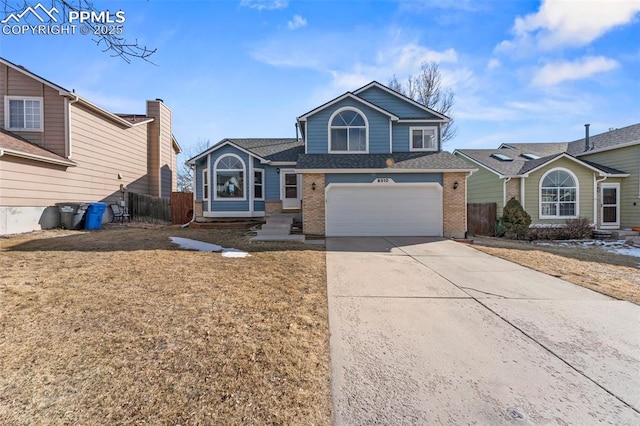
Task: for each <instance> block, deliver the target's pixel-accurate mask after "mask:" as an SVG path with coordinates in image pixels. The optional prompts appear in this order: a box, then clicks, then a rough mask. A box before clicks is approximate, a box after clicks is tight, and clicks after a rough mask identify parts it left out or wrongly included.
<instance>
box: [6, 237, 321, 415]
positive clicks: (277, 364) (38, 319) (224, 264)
mask: <svg viewBox="0 0 640 426" xmlns="http://www.w3.org/2000/svg"><path fill="white" fill-rule="evenodd" d="M169 236H180V237H186V238H193V239H199V240H202V241H207V242H212V243H216V244H221V245H223V246H225V247H235V248H239V249H243V250H248V251H250V252H251V257H248V258H244V259H231V258H224V257H222V256H221V255H220V254H215V253H198V252H189V251H184V250H180V249H178V248H177V247H176V246H175V245H173V244H171V243H170V242H169V240H168V237H169ZM0 244H1V245H2V249H1V256H0V271H1V272H0V423H3V424H33V423H36V424H40V423H44V424H61V423H62V424H98V423H100V424H108V423H117V424H139V423H152V424H229V423H231V424H238V423H241V424H327V423H330V421H331V402H330V389H329V355H328V324H327V305H326V276H325V258H324V252H323V251H322V250H321V249H318V248H317V247H314V246H305V245H301V244H284V245H283V244H274V243H271V244H253V243H249V241H248V239H247V238H246V236H245V235H244V234H243V231H239V230H189V229H182V228H171V227H160V228H159V227H152V229H144V228H135V227H109V228H108V229H105V230H101V231H96V232H79V231H75V232H74V231H47V232H39V233H33V234H28V235H21V236H15V237H12V238H4V239H1V240H0Z"/></svg>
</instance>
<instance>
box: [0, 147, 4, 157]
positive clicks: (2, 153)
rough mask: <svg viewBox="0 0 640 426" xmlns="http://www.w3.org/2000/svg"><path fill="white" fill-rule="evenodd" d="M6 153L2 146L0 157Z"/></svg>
mask: <svg viewBox="0 0 640 426" xmlns="http://www.w3.org/2000/svg"><path fill="white" fill-rule="evenodd" d="M3 155H4V149H2V148H0V157H2V156H3Z"/></svg>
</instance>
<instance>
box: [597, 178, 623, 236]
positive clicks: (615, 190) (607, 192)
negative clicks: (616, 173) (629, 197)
mask: <svg viewBox="0 0 640 426" xmlns="http://www.w3.org/2000/svg"><path fill="white" fill-rule="evenodd" d="M600 188H601V190H602V209H601V217H602V228H611V229H617V228H619V227H620V184H619V183H603V184H601V185H600Z"/></svg>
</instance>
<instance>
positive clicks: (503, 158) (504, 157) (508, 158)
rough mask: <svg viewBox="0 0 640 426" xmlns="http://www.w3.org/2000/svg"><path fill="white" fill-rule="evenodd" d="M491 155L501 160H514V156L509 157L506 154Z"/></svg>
mask: <svg viewBox="0 0 640 426" xmlns="http://www.w3.org/2000/svg"><path fill="white" fill-rule="evenodd" d="M491 156H492V157H493V158H496V159H498V160H500V161H513V158H511V157H507V156H506V155H504V154H491Z"/></svg>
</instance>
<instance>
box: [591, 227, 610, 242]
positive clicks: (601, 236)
mask: <svg viewBox="0 0 640 426" xmlns="http://www.w3.org/2000/svg"><path fill="white" fill-rule="evenodd" d="M591 235H592V236H593V239H595V240H610V239H611V231H603V230H601V229H597V230H596V229H594V230H593V232H592V233H591Z"/></svg>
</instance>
